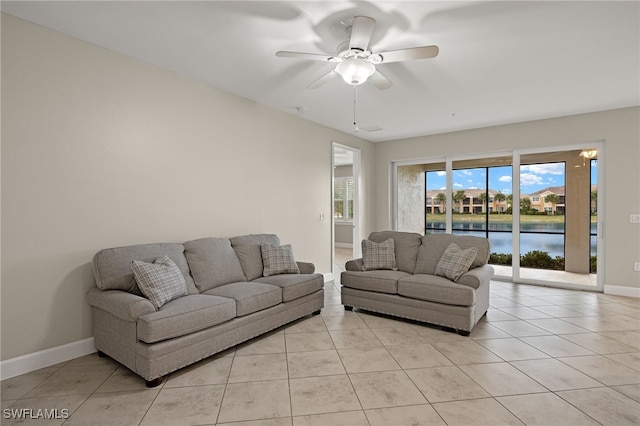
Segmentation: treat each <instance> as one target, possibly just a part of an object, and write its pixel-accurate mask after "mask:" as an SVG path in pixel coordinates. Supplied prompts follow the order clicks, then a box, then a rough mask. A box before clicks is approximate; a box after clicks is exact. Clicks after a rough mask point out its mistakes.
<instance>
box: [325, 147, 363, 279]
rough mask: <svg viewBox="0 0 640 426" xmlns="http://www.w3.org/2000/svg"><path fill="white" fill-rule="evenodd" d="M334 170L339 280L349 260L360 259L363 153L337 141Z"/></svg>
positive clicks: (334, 239)
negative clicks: (361, 157) (361, 158)
mask: <svg viewBox="0 0 640 426" xmlns="http://www.w3.org/2000/svg"><path fill="white" fill-rule="evenodd" d="M331 170H332V173H331V177H332V179H331V211H332V216H331V217H332V219H331V242H332V245H331V247H332V255H331V260H332V273H333V276H334V277H336V276H337V275H339V274H340V272H342V271H344V264H345V263H346V261H347V260H350V259H355V258H357V257H360V244H359V241H360V202H359V200H360V190H359V187H360V150H359V149H357V148H353V147H350V146H346V145H341V144H339V143H335V142H334V143H333V145H332V161H331Z"/></svg>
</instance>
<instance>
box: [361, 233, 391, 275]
mask: <svg viewBox="0 0 640 426" xmlns="http://www.w3.org/2000/svg"><path fill="white" fill-rule="evenodd" d="M395 251H396V249H395V243H394V242H393V238H389V239H388V240H384V241H383V242H381V243H376V242H373V241H371V240H362V270H363V271H372V270H374V269H391V270H393V271H397V270H398V266H397V264H396V253H395Z"/></svg>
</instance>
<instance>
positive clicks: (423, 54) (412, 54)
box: [378, 46, 440, 64]
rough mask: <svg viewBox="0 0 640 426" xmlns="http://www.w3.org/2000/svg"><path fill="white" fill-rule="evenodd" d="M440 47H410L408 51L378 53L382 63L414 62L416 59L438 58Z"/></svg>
mask: <svg viewBox="0 0 640 426" xmlns="http://www.w3.org/2000/svg"><path fill="white" fill-rule="evenodd" d="M439 51H440V49H438V46H421V47H410V48H408V49H398V50H389V51H388V52H378V54H379V55H380V56H381V57H382V61H381V63H383V64H388V63H389V62H400V61H413V60H415V59H428V58H435V57H436V56H438V52H439Z"/></svg>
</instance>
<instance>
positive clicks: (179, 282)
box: [131, 255, 187, 309]
mask: <svg viewBox="0 0 640 426" xmlns="http://www.w3.org/2000/svg"><path fill="white" fill-rule="evenodd" d="M131 270H132V271H133V276H134V277H135V279H136V283H137V284H138V287H139V288H140V291H141V292H142V294H144V295H145V296H146V297H147V298H148V299H149V300H150V301H151V303H153V305H154V306H155V307H156V308H158V309H159V308H160V307H162V305H164V304H165V303H167V302H168V301H170V300H172V299H176V298H178V297H180V296H186V295H187V283H186V281H185V280H184V276H183V275H182V272H180V269H179V268H178V266H177V265H176V264H175V263H174V262H173V260H171V259H169V256H167V255H164V256H162V257H161V258H158V259H156V260H155V261H154V262H153V263H147V262H142V261H139V260H134V261H132V262H131Z"/></svg>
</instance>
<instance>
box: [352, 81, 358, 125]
mask: <svg viewBox="0 0 640 426" xmlns="http://www.w3.org/2000/svg"><path fill="white" fill-rule="evenodd" d="M357 95H358V86H357V85H355V84H354V85H353V127H354V128H355V129H356V133H358V121H357V120H356V99H357Z"/></svg>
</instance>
